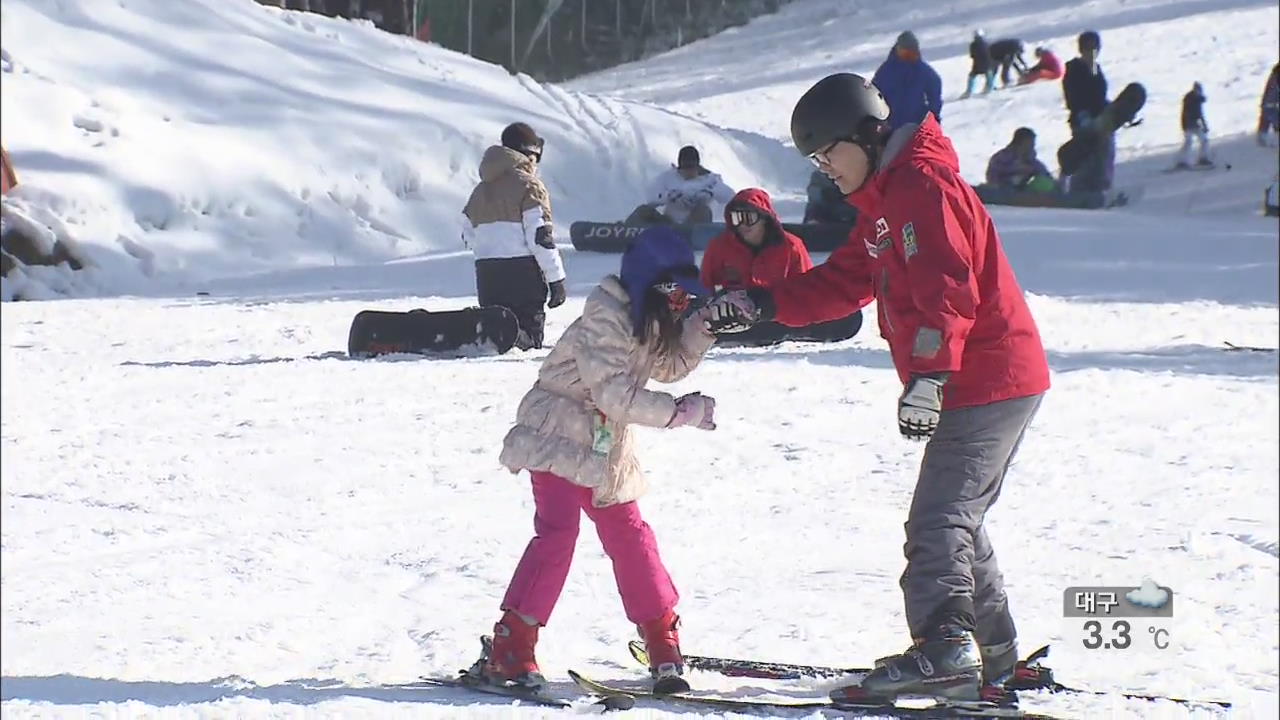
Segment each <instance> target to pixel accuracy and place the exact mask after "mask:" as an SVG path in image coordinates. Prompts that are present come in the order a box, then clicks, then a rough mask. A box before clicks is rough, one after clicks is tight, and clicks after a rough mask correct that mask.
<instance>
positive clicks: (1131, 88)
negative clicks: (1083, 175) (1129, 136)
mask: <svg viewBox="0 0 1280 720" xmlns="http://www.w3.org/2000/svg"><path fill="white" fill-rule="evenodd" d="M1146 103H1147V89H1146V88H1145V87H1143V86H1142V84H1141V83H1129V84H1128V85H1126V86H1125V87H1124V89H1123V90H1121V91H1120V94H1119V95H1117V96H1116V97H1115V99H1114V100H1112V101H1111V102H1110V103H1109V104H1108V105H1107V106H1106V107H1105V108H1103V110H1102V114H1100V115H1099V116H1098V120H1097V122H1096V123H1095V124H1094V126H1093V128H1091V129H1090V130H1087V131H1083V132H1080V133H1078V134H1077V135H1076V136H1075V137H1072V138H1071V139H1070V140H1068V141H1066V142H1065V143H1063V144H1062V146H1061V147H1059V148H1058V167H1060V168H1061V169H1062V174H1063V175H1075V174H1076V173H1077V172H1079V170H1080V168H1081V167H1082V166H1084V164H1085V163H1086V162H1087V161H1088V159H1089V157H1090V156H1091V155H1093V153H1094V152H1096V151H1097V150H1098V148H1099V146H1101V145H1102V141H1103V140H1104V139H1105V138H1107V137H1109V136H1111V135H1114V134H1115V132H1116V131H1117V130H1119V129H1120V128H1121V127H1124V126H1125V125H1127V124H1128V123H1131V122H1133V119H1134V118H1135V117H1137V116H1138V112H1139V111H1140V110H1142V106H1143V105H1146Z"/></svg>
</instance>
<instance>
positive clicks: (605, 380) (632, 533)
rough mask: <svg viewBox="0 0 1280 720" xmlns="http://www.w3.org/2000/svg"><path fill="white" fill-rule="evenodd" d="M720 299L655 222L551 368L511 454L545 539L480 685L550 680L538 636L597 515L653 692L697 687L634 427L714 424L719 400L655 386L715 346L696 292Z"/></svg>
mask: <svg viewBox="0 0 1280 720" xmlns="http://www.w3.org/2000/svg"><path fill="white" fill-rule="evenodd" d="M709 294H710V293H709V292H708V291H707V290H706V288H704V287H703V286H702V284H701V283H700V282H699V281H698V267H697V265H696V264H695V263H694V256H693V250H692V248H691V247H690V246H689V243H688V242H686V241H685V240H684V239H683V238H682V237H680V236H679V235H678V234H677V233H676V232H675V231H674V230H672V229H671V228H669V227H666V226H655V227H651V228H648V229H647V230H645V231H644V232H642V233H641V234H640V235H639V236H638V237H637V238H636V240H635V242H634V243H633V244H632V246H631V247H630V248H628V250H627V252H626V253H625V254H624V255H623V257H622V267H621V271H620V273H619V274H618V275H609V276H607V277H606V278H605V279H604V280H603V281H602V282H601V283H600V285H599V286H597V287H596V288H595V290H594V291H592V292H591V294H590V295H589V296H588V297H587V300H586V303H585V305H584V307H583V312H582V316H581V317H580V318H578V319H577V320H575V321H574V322H573V323H572V324H571V325H570V326H569V327H568V329H566V330H565V332H564V335H562V336H561V337H560V340H559V341H558V342H556V344H555V347H554V348H552V350H551V352H550V354H548V355H547V357H546V359H545V360H544V361H543V363H542V367H541V369H540V370H539V372H538V380H537V382H535V383H534V386H533V388H532V389H531V390H529V392H528V393H527V394H525V396H524V398H523V399H522V400H521V401H520V407H519V409H518V410H517V413H516V424H515V427H513V428H511V430H510V432H508V433H507V436H506V439H505V440H504V442H503V447H502V454H501V456H500V461H501V463H502V464H503V465H504V466H505V467H506V468H507V469H508V470H510V471H511V472H512V473H517V472H519V471H521V470H528V471H530V474H531V475H532V478H533V499H534V507H535V514H534V520H533V523H534V530H535V532H536V535H535V536H534V538H533V539H532V540H531V541H530V542H529V545H528V547H527V548H526V549H525V551H524V556H523V557H522V558H521V559H520V563H519V565H517V567H516V570H515V574H514V576H513V577H512V579H511V584H510V585H509V586H508V588H507V592H506V595H505V597H504V598H503V600H502V605H501V609H502V610H503V611H504V614H503V615H502V619H500V620H499V621H498V622H497V623H496V624H495V625H494V628H493V632H494V637H493V645H492V648H491V650H490V651H489V652H488V653H487V656H483V657H481V659H480V660H479V661H477V663H476V666H475V667H474V668H473V672H474V673H475V674H476V675H477V676H478V679H480V680H482V681H487V682H491V683H496V684H508V683H514V684H518V685H524V686H528V687H533V688H537V687H540V686H542V685H543V684H545V682H546V681H545V680H544V679H543V677H542V675H541V673H540V672H539V670H538V664H537V661H536V659H535V656H534V645H535V644H536V643H537V639H538V628H539V627H540V626H542V625H545V624H546V623H547V620H548V618H550V616H551V611H552V609H553V608H554V607H555V604H556V601H557V599H558V598H559V596H560V591H561V589H562V588H563V587H564V582H565V579H566V577H567V576H568V573H569V561H570V560H571V559H572V557H573V550H574V545H575V543H576V541H577V537H578V524H579V520H580V516H581V513H582V512H586V514H587V517H589V518H591V520H592V521H593V522H594V523H595V525H596V532H597V533H598V534H599V535H600V541H601V543H602V544H603V546H604V550H605V552H606V553H608V555H609V557H610V558H611V559H612V560H613V568H614V574H615V576H616V579H617V583H618V591H619V593H620V594H621V596H622V604H623V607H624V608H625V610H626V614H627V618H628V619H629V620H630V621H631V622H633V623H635V624H636V625H637V626H639V629H640V633H641V636H642V637H643V638H644V640H645V643H646V645H647V647H648V651H649V662H650V665H651V672H652V675H653V677H654V679H655V689H657V690H659V691H660V692H674V691H677V690H680V689H687V688H688V684H687V683H685V682H684V680H683V679H682V678H680V675H681V674H682V673H683V664H684V661H683V657H682V656H681V654H680V647H679V636H678V633H677V630H676V627H677V622H678V620H679V618H678V616H677V615H676V614H675V605H676V601H677V599H678V597H679V596H678V594H677V592H676V589H675V585H674V584H673V583H672V581H671V576H670V575H669V574H668V573H667V570H666V568H665V567H664V566H663V563H662V558H661V557H659V555H658V546H657V540H656V539H655V538H654V534H653V530H652V529H651V528H650V527H649V525H648V524H647V523H645V521H644V519H643V518H642V517H641V515H640V508H639V506H638V505H637V504H636V500H637V499H638V498H639V497H640V496H641V494H643V492H644V490H645V480H644V476H643V475H642V474H641V472H640V466H639V465H638V464H637V462H636V458H635V454H634V449H633V441H632V430H631V426H633V425H644V426H648V427H654V428H675V427H685V426H687V427H695V428H698V429H700V430H714V429H715V422H714V413H715V401H714V400H713V399H712V398H711V397H709V396H706V395H702V394H701V393H691V394H688V395H684V396H681V397H678V398H677V397H673V396H671V395H670V394H668V393H665V392H660V391H655V390H648V389H646V388H645V385H646V383H648V381H649V380H650V379H654V380H657V381H659V382H675V381H677V380H680V379H681V378H683V377H685V376H686V375H688V374H689V373H690V372H692V371H693V369H694V368H696V367H697V366H698V363H699V362H700V361H701V360H702V357H703V355H704V354H705V353H706V352H707V350H708V349H709V348H710V347H711V345H712V344H713V343H714V342H715V338H714V336H712V335H711V333H710V332H708V330H707V328H706V321H705V318H704V315H703V313H702V312H701V311H697V312H693V313H689V312H687V311H688V309H689V304H690V297H691V296H695V297H696V296H709ZM684 315H688V317H683V318H682V316H684Z"/></svg>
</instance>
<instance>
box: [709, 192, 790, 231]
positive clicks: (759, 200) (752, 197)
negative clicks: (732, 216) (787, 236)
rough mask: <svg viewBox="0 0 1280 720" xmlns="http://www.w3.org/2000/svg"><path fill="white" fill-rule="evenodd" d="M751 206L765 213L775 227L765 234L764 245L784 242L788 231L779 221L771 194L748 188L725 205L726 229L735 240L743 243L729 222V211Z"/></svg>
mask: <svg viewBox="0 0 1280 720" xmlns="http://www.w3.org/2000/svg"><path fill="white" fill-rule="evenodd" d="M741 205H750V206H751V207H753V208H755V209H757V210H759V211H760V212H762V213H764V214H765V215H766V216H767V217H768V218H769V223H770V224H771V225H772V226H773V232H770V233H765V237H764V244H765V245H772V244H774V243H778V242H782V238H783V235H784V233H785V232H786V230H785V229H784V228H783V227H782V221H781V220H779V219H778V213H777V211H775V210H774V209H773V200H771V199H769V193H767V192H765V191H763V190H761V189H760V188H747V189H745V190H739V191H738V193H737V194H736V195H734V196H733V199H732V200H730V201H729V202H727V203H725V204H724V227H725V230H728V231H729V234H730V235H732V236H733V237H734V239H735V240H738V241H739V242H741V241H742V240H741V238H739V237H738V233H737V232H736V231H734V229H733V223H731V222H729V210H730V209H732V208H733V207H735V206H741Z"/></svg>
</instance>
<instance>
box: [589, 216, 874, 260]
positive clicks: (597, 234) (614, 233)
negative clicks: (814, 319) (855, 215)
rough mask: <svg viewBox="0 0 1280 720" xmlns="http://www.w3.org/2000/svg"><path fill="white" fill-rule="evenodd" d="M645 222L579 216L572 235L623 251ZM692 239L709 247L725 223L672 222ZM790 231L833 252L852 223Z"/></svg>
mask: <svg viewBox="0 0 1280 720" xmlns="http://www.w3.org/2000/svg"><path fill="white" fill-rule="evenodd" d="M647 227H649V225H647V224H643V223H626V222H594V221H590V220H579V221H578V222H575V223H573V224H572V225H570V226H569V239H570V240H572V241H573V247H574V248H576V249H578V250H583V251H586V252H602V253H620V252H624V251H626V249H627V246H628V245H630V244H631V241H632V240H634V239H635V238H636V236H638V235H639V234H640V233H641V232H643V231H644V229H645V228H647ZM669 227H671V228H672V229H674V230H675V231H676V232H678V233H680V235H681V236H683V237H684V238H685V239H686V240H688V241H689V245H690V247H692V248H693V249H694V250H706V249H707V245H708V244H709V243H710V242H711V238H713V237H715V236H716V235H719V234H720V233H721V232H724V229H725V228H724V224H723V223H695V224H692V225H670V226H669ZM782 227H783V228H784V229H785V230H786V231H787V232H789V233H791V234H793V235H795V236H796V237H798V238H800V239H801V240H803V241H804V244H805V247H807V248H808V249H809V252H831V251H832V250H835V249H836V248H838V247H840V246H841V245H843V244H844V242H845V240H848V239H849V233H850V231H852V230H853V226H852V225H845V224H842V223H783V224H782Z"/></svg>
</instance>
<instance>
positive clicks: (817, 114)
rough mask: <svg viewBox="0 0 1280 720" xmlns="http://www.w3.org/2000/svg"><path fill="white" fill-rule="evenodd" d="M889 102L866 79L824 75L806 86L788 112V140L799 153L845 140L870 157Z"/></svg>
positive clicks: (840, 74) (809, 152) (811, 152)
mask: <svg viewBox="0 0 1280 720" xmlns="http://www.w3.org/2000/svg"><path fill="white" fill-rule="evenodd" d="M888 119H889V103H887V102H885V100H884V95H881V94H880V91H879V90H878V89H876V86H875V85H872V84H871V81H870V80H867V79H866V78H864V77H862V76H861V75H854V74H853V73H835V74H834V75H828V76H826V77H824V78H822V79H821V80H819V81H818V82H817V83H815V84H814V86H813V87H811V88H809V89H808V90H807V91H806V92H805V94H804V95H801V96H800V99H799V100H797V101H796V107H795V109H794V110H792V111H791V139H792V140H793V141H794V142H795V144H796V149H797V150H799V151H800V154H801V155H805V156H808V155H812V154H814V153H815V152H818V151H819V150H822V149H823V148H825V147H826V146H828V145H830V144H831V143H833V142H835V141H837V140H849V141H851V142H854V143H856V144H858V145H860V146H862V148H863V149H864V150H866V151H867V152H868V154H870V155H872V157H874V156H875V155H876V154H877V153H876V152H874V148H875V147H876V146H877V145H878V144H879V141H880V137H881V135H882V134H883V132H884V125H885V123H886V121H887V120H888Z"/></svg>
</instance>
